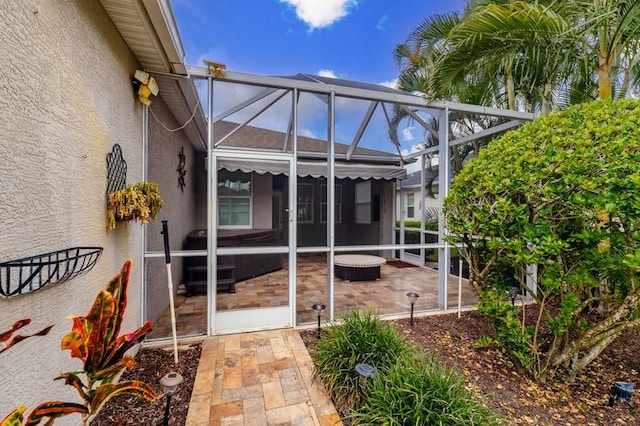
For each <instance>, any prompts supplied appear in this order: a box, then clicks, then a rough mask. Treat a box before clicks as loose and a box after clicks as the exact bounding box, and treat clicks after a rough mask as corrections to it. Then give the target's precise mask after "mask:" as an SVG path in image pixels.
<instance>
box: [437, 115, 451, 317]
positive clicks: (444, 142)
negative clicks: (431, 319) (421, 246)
mask: <svg viewBox="0 0 640 426" xmlns="http://www.w3.org/2000/svg"><path fill="white" fill-rule="evenodd" d="M439 127H440V143H439V144H438V165H439V167H438V185H439V190H438V209H439V210H440V212H442V206H443V201H444V198H445V197H446V196H447V193H448V192H449V183H450V176H451V174H450V171H451V151H450V149H449V109H448V108H445V109H444V111H442V115H441V116H440V126H439ZM446 234H447V230H446V228H445V224H444V223H443V221H441V220H440V221H438V242H439V243H441V244H442V243H444V245H443V247H441V248H439V249H438V307H439V308H440V309H442V310H444V311H446V310H447V298H448V294H447V287H448V286H447V281H448V277H449V263H450V249H449V244H448V243H447V242H446V240H445V236H446Z"/></svg>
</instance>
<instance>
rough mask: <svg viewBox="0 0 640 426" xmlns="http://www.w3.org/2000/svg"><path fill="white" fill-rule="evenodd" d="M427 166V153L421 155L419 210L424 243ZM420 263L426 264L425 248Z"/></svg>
mask: <svg viewBox="0 0 640 426" xmlns="http://www.w3.org/2000/svg"><path fill="white" fill-rule="evenodd" d="M425 166H426V165H425V155H421V156H420V200H419V201H418V211H419V212H420V244H424V213H425V207H424V204H425V203H424V196H425V191H424V185H425V181H426V179H425V176H424V170H425ZM415 203H416V201H415V200H413V205H414V209H415ZM420 265H422V266H424V249H423V248H421V249H420Z"/></svg>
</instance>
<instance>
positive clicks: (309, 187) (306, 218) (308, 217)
mask: <svg viewBox="0 0 640 426" xmlns="http://www.w3.org/2000/svg"><path fill="white" fill-rule="evenodd" d="M296 205H297V209H298V223H313V184H312V183H299V184H298V200H297V203H296Z"/></svg>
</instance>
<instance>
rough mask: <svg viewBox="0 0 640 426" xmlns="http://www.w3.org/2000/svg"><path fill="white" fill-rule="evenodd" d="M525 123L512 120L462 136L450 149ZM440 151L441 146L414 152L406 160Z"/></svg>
mask: <svg viewBox="0 0 640 426" xmlns="http://www.w3.org/2000/svg"><path fill="white" fill-rule="evenodd" d="M523 123H524V122H523V121H522V120H512V121H509V122H508V123H502V124H499V125H497V126H495V127H491V128H490V129H487V130H483V131H481V132H478V133H473V134H470V135H466V136H462V137H460V138H458V139H456V140H453V141H451V142H449V148H451V147H453V146H456V145H460V144H462V143H467V142H472V141H474V140H476V139H480V138H482V137H485V136H489V135H493V134H496V133H500V132H504V131H507V130H510V129H513V128H515V127H518V126H520V125H522V124H523ZM439 149H440V146H432V147H429V148H426V149H423V150H421V151H417V152H412V153H411V154H409V155H405V156H404V159H405V160H407V159H411V158H418V157H420V156H422V155H424V154H431V153H434V152H438V150H439Z"/></svg>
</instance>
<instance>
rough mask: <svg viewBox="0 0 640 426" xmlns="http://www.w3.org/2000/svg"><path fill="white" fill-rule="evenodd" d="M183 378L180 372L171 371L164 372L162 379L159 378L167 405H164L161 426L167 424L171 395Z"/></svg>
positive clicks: (166, 425) (167, 425)
mask: <svg viewBox="0 0 640 426" xmlns="http://www.w3.org/2000/svg"><path fill="white" fill-rule="evenodd" d="M183 381H184V378H183V377H182V375H181V374H180V373H176V372H174V371H171V372H169V373H167V374H165V375H164V376H163V377H162V379H160V384H161V385H162V388H163V389H164V394H165V395H167V405H165V407H164V422H163V423H162V424H163V426H169V410H170V407H171V397H172V396H173V394H175V393H176V391H177V390H178V386H180V385H181V384H182V382H183Z"/></svg>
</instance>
